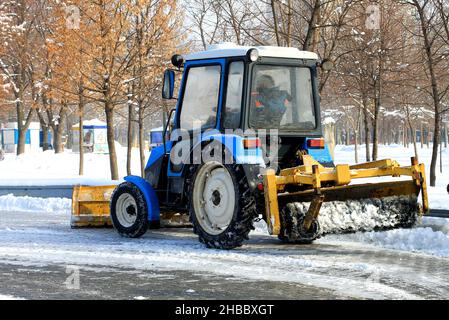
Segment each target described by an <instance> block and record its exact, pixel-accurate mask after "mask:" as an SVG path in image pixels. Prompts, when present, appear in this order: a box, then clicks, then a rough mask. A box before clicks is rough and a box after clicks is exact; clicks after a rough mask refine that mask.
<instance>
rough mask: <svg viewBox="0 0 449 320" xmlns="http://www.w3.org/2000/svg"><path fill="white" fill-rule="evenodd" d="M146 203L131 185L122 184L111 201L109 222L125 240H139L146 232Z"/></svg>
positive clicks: (138, 191)
mask: <svg viewBox="0 0 449 320" xmlns="http://www.w3.org/2000/svg"><path fill="white" fill-rule="evenodd" d="M147 212H148V210H147V203H146V201H145V198H144V195H143V194H142V192H141V191H140V190H139V188H137V187H136V186H135V185H134V184H132V183H128V182H125V183H122V184H120V185H119V186H118V187H117V188H116V189H115V191H114V193H113V195H112V199H111V220H112V224H113V225H114V228H115V229H116V230H117V232H118V233H119V234H120V235H121V236H123V237H127V238H139V237H141V236H142V235H144V234H145V232H146V231H147V230H148V218H147V216H148V214H147Z"/></svg>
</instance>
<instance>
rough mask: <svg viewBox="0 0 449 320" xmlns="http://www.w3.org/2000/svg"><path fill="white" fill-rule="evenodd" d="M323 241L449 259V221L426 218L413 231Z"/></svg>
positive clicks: (348, 235)
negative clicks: (358, 244) (355, 244)
mask: <svg viewBox="0 0 449 320" xmlns="http://www.w3.org/2000/svg"><path fill="white" fill-rule="evenodd" d="M323 241H324V242H335V241H338V242H341V243H342V242H349V243H364V244H368V245H372V246H376V247H380V248H387V249H394V250H399V251H407V252H417V253H425V254H429V255H434V256H438V257H444V258H449V220H448V219H443V218H432V217H425V218H423V221H422V222H421V224H420V225H418V227H416V228H413V229H395V230H389V231H384V232H358V233H354V234H346V235H331V236H328V237H326V238H323Z"/></svg>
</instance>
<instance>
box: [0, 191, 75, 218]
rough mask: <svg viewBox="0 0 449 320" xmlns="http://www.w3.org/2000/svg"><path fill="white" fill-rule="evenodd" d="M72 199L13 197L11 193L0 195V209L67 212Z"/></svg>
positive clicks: (69, 209)
mask: <svg viewBox="0 0 449 320" xmlns="http://www.w3.org/2000/svg"><path fill="white" fill-rule="evenodd" d="M71 207H72V200H71V199H64V198H47V199H43V198H31V197H15V196H13V195H12V194H10V195H6V196H0V211H6V212H7V211H17V212H69V213H70V211H71Z"/></svg>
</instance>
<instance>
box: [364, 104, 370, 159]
mask: <svg viewBox="0 0 449 320" xmlns="http://www.w3.org/2000/svg"><path fill="white" fill-rule="evenodd" d="M368 117H369V115H368V101H367V99H366V98H364V99H363V125H364V128H365V147H366V161H367V162H370V161H371V156H370V147H369V143H370V136H369V120H368Z"/></svg>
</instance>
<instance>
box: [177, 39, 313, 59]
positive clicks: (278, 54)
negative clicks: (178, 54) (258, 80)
mask: <svg viewBox="0 0 449 320" xmlns="http://www.w3.org/2000/svg"><path fill="white" fill-rule="evenodd" d="M251 49H257V50H258V51H259V56H261V57H272V58H287V59H308V60H318V55H317V54H316V53H313V52H309V51H301V50H299V49H297V48H287V47H269V46H266V47H245V46H237V45H235V44H233V43H224V44H217V45H211V46H209V48H208V50H206V51H201V52H197V53H192V54H189V55H186V56H185V57H184V58H185V60H186V61H190V60H204V59H215V58H227V57H241V56H245V55H246V54H247V52H248V51H249V50H251Z"/></svg>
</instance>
